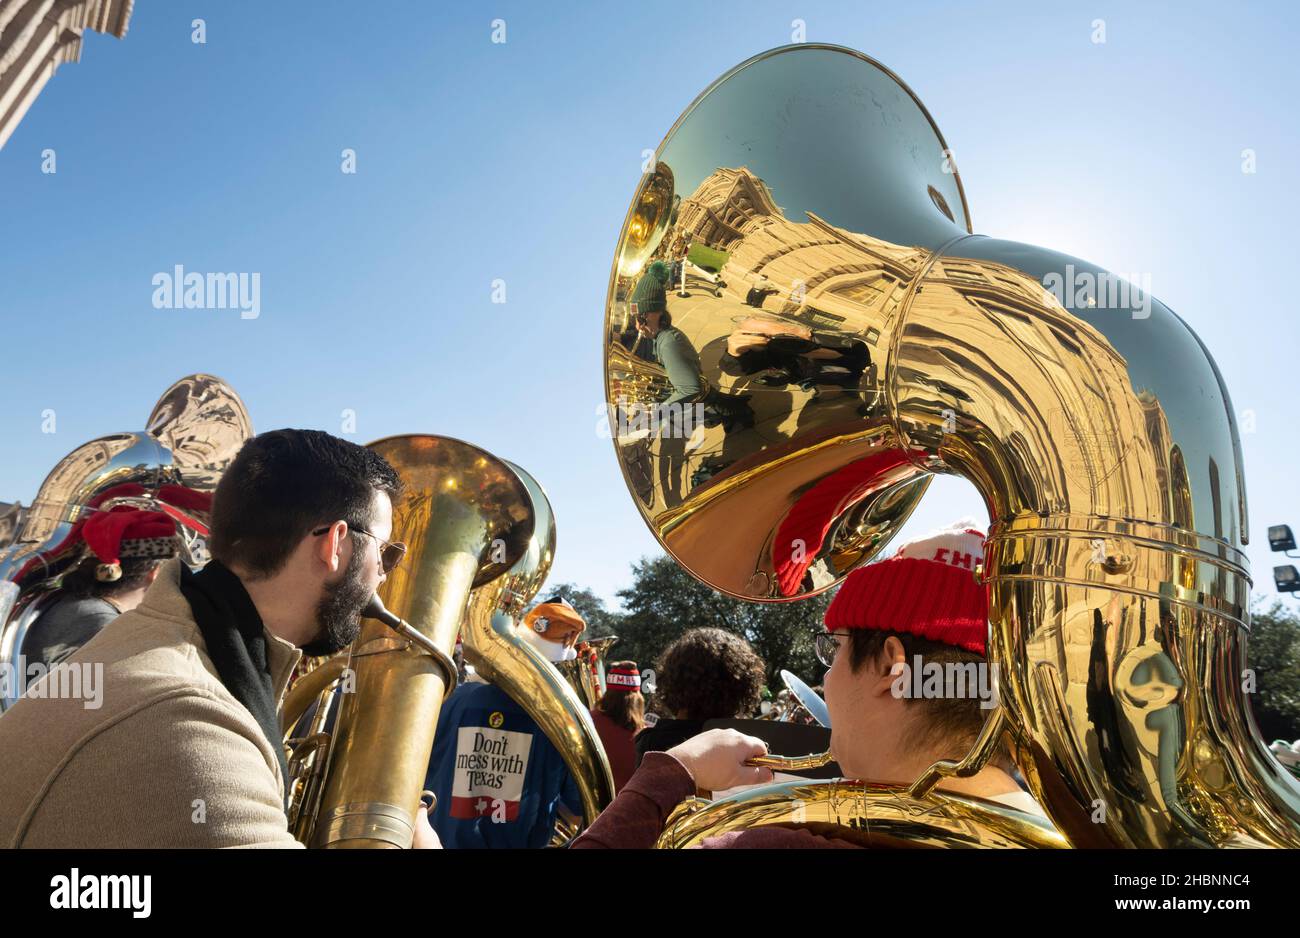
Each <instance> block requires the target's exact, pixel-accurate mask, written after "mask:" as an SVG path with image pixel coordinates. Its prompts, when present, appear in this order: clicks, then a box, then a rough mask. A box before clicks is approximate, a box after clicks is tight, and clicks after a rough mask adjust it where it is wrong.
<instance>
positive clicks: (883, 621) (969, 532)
mask: <svg viewBox="0 0 1300 938" xmlns="http://www.w3.org/2000/svg"><path fill="white" fill-rule="evenodd" d="M983 561H984V534H983V533H982V532H981V531H980V530H979V529H977V528H976V527H974V523H973V522H970V523H968V522H965V521H961V522H958V523H957V524H956V525H954V526H953V527H951V528H948V529H946V530H943V531H939V532H937V533H935V534H931V535H929V536H928V537H925V538H922V539H920V540H916V541H911V542H909V543H907V544H904V545H903V546H902V547H900V548H899V549H898V552H897V553H896V554H894V555H893V556H892V557H890V558H889V559H888V560H882V561H878V562H877V563H872V564H868V565H867V566H865V567H859V568H858V569H857V570H854V571H853V572H852V573H850V574H849V575H848V577H847V579H845V581H844V584H843V585H842V586H841V587H840V589H839V592H838V593H836V594H835V598H834V599H833V600H831V604H830V607H829V608H827V610H826V628H827V629H829V630H830V631H832V632H834V631H837V630H838V629H878V630H881V631H889V632H906V633H908V634H910V635H916V636H917V637H919V638H926V639H930V640H931V641H935V642H942V643H944V644H945V645H955V646H957V647H958V648H964V649H966V650H967V651H973V652H976V653H978V654H981V655H982V654H984V653H985V649H984V646H985V643H986V641H987V639H988V617H989V601H988V588H987V587H986V586H984V585H983V584H982V583H980V582H978V581H977V580H976V579H975V568H976V565H977V564H980V563H982V562H983Z"/></svg>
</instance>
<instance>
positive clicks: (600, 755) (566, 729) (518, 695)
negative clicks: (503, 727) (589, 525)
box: [461, 463, 614, 825]
mask: <svg viewBox="0 0 1300 938" xmlns="http://www.w3.org/2000/svg"><path fill="white" fill-rule="evenodd" d="M507 465H508V466H510V467H511V468H512V469H513V470H514V471H515V473H516V474H518V476H519V478H520V480H521V481H522V482H523V484H524V486H525V487H526V488H527V490H528V494H529V498H530V502H531V505H532V510H533V514H534V517H535V518H536V522H535V525H534V528H533V535H532V537H531V538H530V540H529V542H528V548H527V550H526V551H525V552H524V554H523V556H521V557H520V558H519V560H518V561H517V562H516V563H515V565H514V566H513V567H512V568H511V569H510V571H509V573H507V574H506V575H505V576H503V577H500V578H499V579H496V580H494V581H492V582H491V583H489V584H487V585H486V586H483V587H481V588H479V589H476V590H475V591H474V593H473V595H472V596H471V598H470V602H469V609H468V611H467V612H466V616H465V627H464V629H463V631H462V633H461V634H462V641H463V642H464V648H465V658H466V660H467V661H469V663H470V664H472V665H473V666H474V668H475V670H476V671H477V672H478V673H479V674H480V675H482V676H483V678H484V679H485V680H488V681H491V682H492V683H493V684H495V685H496V686H497V687H499V688H501V689H502V690H503V691H505V692H506V693H507V694H508V695H509V696H510V698H511V699H512V700H514V701H516V702H518V704H519V705H520V706H521V707H523V708H524V710H525V711H527V713H528V715H529V716H530V717H532V719H533V720H534V722H536V723H537V725H538V726H539V727H540V728H541V730H542V732H543V733H545V734H546V737H547V738H548V739H549V740H550V741H551V742H552V743H553V744H554V745H555V748H556V749H558V750H559V751H560V755H561V756H562V757H563V758H564V762H565V764H566V765H567V766H568V768H569V771H570V772H572V773H573V778H574V781H575V783H576V784H577V788H578V792H579V794H580V796H581V797H582V813H583V818H582V820H583V822H584V825H590V824H591V822H592V821H594V820H595V819H596V815H598V814H599V813H600V812H601V811H602V810H604V808H605V807H606V806H607V805H608V804H609V803H610V802H611V801H612V800H613V798H614V777H613V774H612V773H611V772H610V768H609V759H608V758H607V757H606V755H605V747H604V745H603V744H602V743H601V741H600V736H599V735H598V734H597V733H596V727H595V724H594V723H593V722H592V719H591V714H590V713H589V712H588V710H589V707H590V704H588V703H587V702H586V701H585V700H584V699H582V698H581V697H580V695H579V693H578V692H577V689H576V688H575V687H574V686H573V685H572V684H571V683H570V681H569V680H568V679H566V677H565V675H564V674H562V673H561V671H560V669H558V668H557V667H556V666H555V665H554V664H552V663H551V662H549V661H547V660H546V658H544V657H543V656H542V655H541V654H539V653H538V651H537V650H536V649H535V648H533V647H532V646H531V645H530V644H528V642H526V641H524V640H523V639H522V638H521V637H520V635H519V633H518V622H519V620H520V619H521V617H522V616H523V613H524V607H525V606H526V605H527V604H528V602H529V600H531V599H532V598H533V596H535V595H536V594H537V591H538V590H540V589H541V587H542V584H543V583H544V582H545V581H546V576H547V574H548V573H549V572H550V569H551V563H552V561H553V560H554V559H555V516H554V514H553V513H552V511H551V503H550V501H549V500H548V499H547V497H546V493H545V492H544V491H543V490H542V487H541V486H540V485H539V484H538V483H537V480H536V479H534V478H533V477H532V476H531V475H529V474H528V473H527V472H525V471H524V470H523V469H521V468H519V467H518V466H516V465H514V464H513V463H507ZM573 663H575V662H566V664H573Z"/></svg>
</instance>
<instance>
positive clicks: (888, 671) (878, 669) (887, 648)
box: [872, 635, 908, 694]
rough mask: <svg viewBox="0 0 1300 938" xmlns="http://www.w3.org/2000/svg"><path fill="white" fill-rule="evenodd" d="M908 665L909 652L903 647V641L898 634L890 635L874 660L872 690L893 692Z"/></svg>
mask: <svg viewBox="0 0 1300 938" xmlns="http://www.w3.org/2000/svg"><path fill="white" fill-rule="evenodd" d="M907 666H908V665H907V652H906V651H905V650H904V649H903V643H902V642H900V641H899V640H898V637H897V636H896V635H891V636H889V638H887V639H885V644H884V645H882V646H881V648H880V653H879V654H878V655H877V656H876V660H875V661H874V662H872V668H874V671H873V676H874V681H873V687H872V690H873V691H874V692H875V693H876V694H892V693H893V688H894V684H895V682H896V681H898V679H899V676H900V675H901V674H903V672H904V669H906V668H907Z"/></svg>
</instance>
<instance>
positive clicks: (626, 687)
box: [605, 661, 641, 693]
mask: <svg viewBox="0 0 1300 938" xmlns="http://www.w3.org/2000/svg"><path fill="white" fill-rule="evenodd" d="M640 689H641V672H640V671H639V670H638V669H637V666H636V662H635V661H620V662H619V663H618V664H615V665H612V666H611V667H610V668H609V670H608V671H606V672H605V690H606V692H609V691H616V690H617V691H627V692H629V693H630V692H632V691H639V690H640Z"/></svg>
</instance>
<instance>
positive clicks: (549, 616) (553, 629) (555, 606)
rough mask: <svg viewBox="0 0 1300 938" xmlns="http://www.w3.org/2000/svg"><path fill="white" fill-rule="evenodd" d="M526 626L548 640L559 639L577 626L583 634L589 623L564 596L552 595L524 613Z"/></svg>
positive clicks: (579, 632)
mask: <svg viewBox="0 0 1300 938" xmlns="http://www.w3.org/2000/svg"><path fill="white" fill-rule="evenodd" d="M524 627H525V628H528V629H531V630H532V631H534V632H536V633H537V634H538V635H540V636H541V637H542V638H544V639H546V640H547V641H552V642H554V641H558V640H559V639H560V638H561V636H563V635H564V634H565V633H567V632H569V631H571V630H572V629H574V628H577V630H578V634H579V635H581V634H582V633H583V632H585V631H586V629H587V623H586V621H584V620H583V618H582V616H581V615H579V614H578V610H576V609H574V608H573V606H572V605H571V604H570V603H569V601H568V600H567V599H565V598H564V597H563V596H552V597H551V598H550V599H548V600H546V602H543V603H538V604H537V605H536V606H534V607H533V608H532V609H529V610H528V612H527V614H525V615H524Z"/></svg>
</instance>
